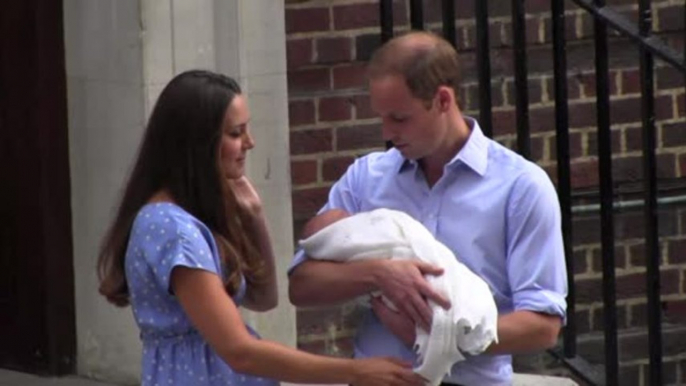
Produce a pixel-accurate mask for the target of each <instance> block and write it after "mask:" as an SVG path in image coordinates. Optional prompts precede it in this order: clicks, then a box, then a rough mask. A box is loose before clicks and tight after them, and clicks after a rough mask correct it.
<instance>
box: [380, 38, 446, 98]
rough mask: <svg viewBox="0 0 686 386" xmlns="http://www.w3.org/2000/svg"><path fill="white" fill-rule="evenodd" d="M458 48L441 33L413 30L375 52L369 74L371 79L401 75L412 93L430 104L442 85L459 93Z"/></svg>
mask: <svg viewBox="0 0 686 386" xmlns="http://www.w3.org/2000/svg"><path fill="white" fill-rule="evenodd" d="M459 72H460V71H459V63H458V57H457V51H455V48H453V46H452V45H450V43H448V42H447V41H446V40H445V39H443V38H441V37H440V36H438V35H435V34H433V33H430V32H424V31H413V32H409V33H406V34H403V35H400V36H397V37H395V38H393V39H391V40H389V41H388V42H386V43H385V44H384V45H382V46H381V47H380V48H379V49H378V50H377V51H376V52H375V53H374V55H373V56H372V58H371V60H370V62H369V66H368V67H367V74H368V77H369V79H370V80H371V81H373V80H374V79H379V78H381V77H384V76H389V75H394V76H400V77H402V78H403V79H404V80H405V83H406V85H407V88H408V89H409V90H410V92H411V93H412V95H413V96H414V97H416V98H418V99H421V100H422V101H424V102H427V104H429V103H430V101H431V100H432V99H433V97H434V95H435V94H436V91H437V90H438V88H439V87H440V86H448V87H450V88H452V89H453V92H454V93H455V100H456V101H457V95H458V90H459V84H460V77H459Z"/></svg>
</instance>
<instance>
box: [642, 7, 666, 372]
mask: <svg viewBox="0 0 686 386" xmlns="http://www.w3.org/2000/svg"><path fill="white" fill-rule="evenodd" d="M650 3H651V2H650V0H640V1H639V17H638V24H639V33H640V34H641V37H644V38H648V37H649V36H650V34H651V23H652V15H651V8H650V7H651V4H650ZM639 53H640V56H641V58H640V73H641V76H640V78H641V117H642V121H643V122H642V123H643V183H644V189H645V191H644V194H645V208H644V209H645V226H646V228H645V243H646V244H645V253H646V285H647V286H646V289H647V295H648V305H647V307H648V309H647V314H648V347H649V350H648V351H649V355H650V373H649V375H650V377H649V379H650V383H649V384H651V385H661V384H662V336H661V334H662V331H661V321H660V319H661V318H660V314H661V313H662V310H661V309H660V247H659V245H658V243H659V239H658V233H657V231H658V222H657V221H658V220H657V177H656V174H655V173H656V172H655V169H656V161H655V144H656V139H655V95H654V84H653V67H654V66H653V55H652V53H651V52H650V51H648V50H647V49H645V48H643V47H639Z"/></svg>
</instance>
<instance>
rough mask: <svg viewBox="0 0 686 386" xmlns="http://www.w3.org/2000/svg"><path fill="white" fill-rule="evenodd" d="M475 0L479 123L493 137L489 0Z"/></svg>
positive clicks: (485, 132)
mask: <svg viewBox="0 0 686 386" xmlns="http://www.w3.org/2000/svg"><path fill="white" fill-rule="evenodd" d="M474 2H475V5H474V7H475V10H476V66H477V68H478V72H479V123H480V125H481V128H482V129H483V132H484V134H486V136H488V137H493V119H492V113H491V59H490V53H489V50H490V43H489V41H488V1H487V0H474Z"/></svg>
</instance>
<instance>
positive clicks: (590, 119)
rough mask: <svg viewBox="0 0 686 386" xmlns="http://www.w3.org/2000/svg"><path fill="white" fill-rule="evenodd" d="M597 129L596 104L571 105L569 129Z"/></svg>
mask: <svg viewBox="0 0 686 386" xmlns="http://www.w3.org/2000/svg"><path fill="white" fill-rule="evenodd" d="M589 126H590V127H595V126H596V105H595V103H575V104H570V105H569V127H570V128H578V127H589Z"/></svg>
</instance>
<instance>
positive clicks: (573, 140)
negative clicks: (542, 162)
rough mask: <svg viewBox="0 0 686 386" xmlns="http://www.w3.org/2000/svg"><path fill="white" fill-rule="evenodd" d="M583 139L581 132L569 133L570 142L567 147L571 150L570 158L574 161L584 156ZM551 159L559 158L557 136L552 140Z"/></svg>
mask: <svg viewBox="0 0 686 386" xmlns="http://www.w3.org/2000/svg"><path fill="white" fill-rule="evenodd" d="M581 140H582V134H581V133H577V132H575V133H569V142H568V144H567V148H568V151H569V158H570V159H571V160H572V161H573V160H574V159H575V158H579V157H581V156H582V149H581ZM550 159H551V160H552V161H556V160H557V140H556V138H555V137H553V138H552V139H551V140H550Z"/></svg>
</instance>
